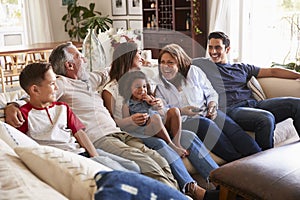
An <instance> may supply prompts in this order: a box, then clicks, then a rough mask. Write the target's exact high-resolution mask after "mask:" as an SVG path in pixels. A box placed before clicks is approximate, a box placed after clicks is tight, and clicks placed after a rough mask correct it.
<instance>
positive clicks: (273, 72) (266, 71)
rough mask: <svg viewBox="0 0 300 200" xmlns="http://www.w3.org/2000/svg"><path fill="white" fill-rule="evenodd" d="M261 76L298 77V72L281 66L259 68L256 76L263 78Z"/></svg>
mask: <svg viewBox="0 0 300 200" xmlns="http://www.w3.org/2000/svg"><path fill="white" fill-rule="evenodd" d="M263 77H276V78H287V79H299V78H300V73H299V72H296V71H294V70H289V69H283V68H260V70H259V72H258V75H257V78H263Z"/></svg>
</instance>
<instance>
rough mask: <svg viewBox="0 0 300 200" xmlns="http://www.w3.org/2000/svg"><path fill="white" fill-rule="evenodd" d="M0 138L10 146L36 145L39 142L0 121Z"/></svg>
mask: <svg viewBox="0 0 300 200" xmlns="http://www.w3.org/2000/svg"><path fill="white" fill-rule="evenodd" d="M0 139H2V140H3V141H4V142H5V143H6V144H8V145H9V146H10V147H11V148H15V147H17V146H38V145H39V144H38V143H37V142H35V141H34V140H32V139H31V138H30V137H28V136H27V135H26V134H24V133H22V132H21V131H19V130H18V129H16V128H14V127H12V126H10V125H9V124H6V123H4V122H1V121H0Z"/></svg>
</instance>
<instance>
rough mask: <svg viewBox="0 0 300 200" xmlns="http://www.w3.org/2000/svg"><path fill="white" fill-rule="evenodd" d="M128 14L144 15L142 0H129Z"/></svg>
mask: <svg viewBox="0 0 300 200" xmlns="http://www.w3.org/2000/svg"><path fill="white" fill-rule="evenodd" d="M127 8H128V15H142V0H127Z"/></svg>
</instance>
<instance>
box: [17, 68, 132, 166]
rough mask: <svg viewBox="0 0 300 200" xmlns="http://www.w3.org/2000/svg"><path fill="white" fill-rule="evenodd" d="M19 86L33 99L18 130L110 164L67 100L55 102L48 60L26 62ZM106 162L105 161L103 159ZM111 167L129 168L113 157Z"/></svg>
mask: <svg viewBox="0 0 300 200" xmlns="http://www.w3.org/2000/svg"><path fill="white" fill-rule="evenodd" d="M20 85H21V87H22V88H23V89H24V90H25V91H26V92H27V93H28V94H29V96H30V100H29V102H27V103H26V104H25V105H23V106H22V107H21V108H20V110H21V112H22V115H23V118H24V119H25V122H24V123H23V125H22V126H21V127H19V130H20V131H22V132H23V133H26V134H27V135H28V136H29V137H31V138H32V139H34V140H35V141H37V142H38V143H39V144H41V145H49V146H54V147H57V148H60V149H63V150H66V151H71V152H74V153H77V154H80V155H83V156H86V157H93V160H96V161H98V162H100V163H102V164H105V165H106V166H107V159H110V158H108V157H107V156H100V157H99V154H98V152H97V150H96V149H95V147H94V145H93V144H92V142H91V141H90V139H89V138H88V136H87V135H86V133H85V132H84V129H85V126H84V125H83V124H82V123H81V121H80V120H79V119H78V118H77V117H76V116H75V114H74V113H73V112H72V110H71V109H70V108H69V106H68V105H67V104H66V103H64V102H57V101H56V92H57V90H58V86H57V85H56V74H55V73H54V72H53V69H52V67H51V65H50V64H48V63H33V64H29V65H27V66H26V67H25V68H24V70H23V71H22V72H21V74H20ZM102 161H104V162H102ZM108 162H111V163H112V165H109V166H108V167H110V168H112V169H115V170H122V171H128V169H126V168H125V167H123V166H122V165H121V164H120V163H118V162H117V161H114V160H110V161H108Z"/></svg>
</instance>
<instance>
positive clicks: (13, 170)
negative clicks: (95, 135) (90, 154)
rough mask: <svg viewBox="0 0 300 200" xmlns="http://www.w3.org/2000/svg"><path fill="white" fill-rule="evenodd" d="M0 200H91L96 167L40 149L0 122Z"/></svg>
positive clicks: (47, 148) (98, 166)
mask: <svg viewBox="0 0 300 200" xmlns="http://www.w3.org/2000/svg"><path fill="white" fill-rule="evenodd" d="M0 158H1V159H0V198H1V199H27V200H36V199H49V200H50V199H51V200H52V199H53V200H64V199H72V200H75V199H78V200H83V199H94V194H95V192H96V191H97V189H98V188H97V184H96V180H95V179H94V176H95V175H96V173H97V172H99V171H111V169H109V168H107V167H106V166H104V165H101V164H100V163H97V162H94V161H92V160H91V159H88V158H85V157H83V156H79V155H77V154H74V153H71V152H67V151H63V150H60V149H58V148H54V147H50V146H41V145H39V144H37V143H36V142H35V141H33V140H31V139H30V138H29V137H27V136H26V135H24V134H23V133H21V132H19V131H18V130H17V129H15V128H13V127H11V126H10V125H8V124H6V123H4V122H0Z"/></svg>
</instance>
